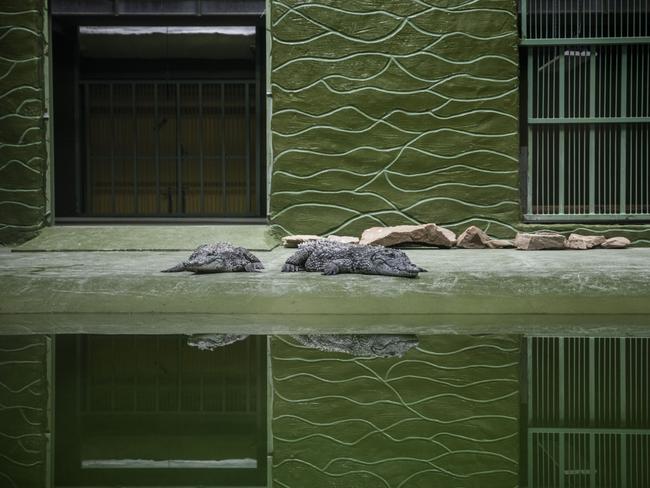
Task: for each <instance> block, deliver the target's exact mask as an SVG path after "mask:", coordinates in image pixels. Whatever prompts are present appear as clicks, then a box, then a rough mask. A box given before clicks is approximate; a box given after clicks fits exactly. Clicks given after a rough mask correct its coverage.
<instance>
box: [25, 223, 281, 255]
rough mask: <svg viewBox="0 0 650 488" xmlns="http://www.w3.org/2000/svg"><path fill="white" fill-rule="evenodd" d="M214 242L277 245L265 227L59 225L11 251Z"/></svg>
mask: <svg viewBox="0 0 650 488" xmlns="http://www.w3.org/2000/svg"><path fill="white" fill-rule="evenodd" d="M217 241H229V242H232V243H233V244H235V245H238V246H244V247H246V248H248V249H251V250H255V251H269V250H271V249H273V248H274V247H275V246H277V245H278V241H277V240H276V239H275V238H274V237H272V236H271V234H270V232H269V227H268V226H266V225H221V224H220V225H61V226H54V227H46V228H44V229H43V230H42V231H41V233H40V234H39V235H38V236H37V237H35V238H34V239H32V240H31V241H28V242H26V243H24V244H22V245H20V246H18V247H16V248H15V249H14V251H17V252H20V251H25V252H26V251H189V250H193V249H196V248H197V247H198V246H200V245H201V244H206V243H210V242H217Z"/></svg>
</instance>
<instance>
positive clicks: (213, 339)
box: [187, 334, 248, 351]
mask: <svg viewBox="0 0 650 488" xmlns="http://www.w3.org/2000/svg"><path fill="white" fill-rule="evenodd" d="M247 338H248V335H246V334H194V335H191V336H190V337H188V338H187V345H188V346H191V347H198V348H199V350H201V351H214V350H215V349H217V348H219V347H224V346H229V345H230V344H234V343H235V342H239V341H243V340H245V339H247Z"/></svg>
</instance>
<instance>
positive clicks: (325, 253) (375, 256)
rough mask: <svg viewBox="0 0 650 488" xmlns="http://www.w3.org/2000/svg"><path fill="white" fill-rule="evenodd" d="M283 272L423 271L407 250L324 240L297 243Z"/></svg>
mask: <svg viewBox="0 0 650 488" xmlns="http://www.w3.org/2000/svg"><path fill="white" fill-rule="evenodd" d="M282 271H283V272H294V271H321V272H322V273H323V274H324V275H335V274H339V273H358V274H374V275H386V276H404V277H408V278H415V277H417V275H418V273H419V272H420V271H426V269H424V268H421V267H419V266H417V265H415V264H413V263H412V262H411V260H410V259H409V258H408V256H407V255H406V253H404V252H403V251H400V250H398V249H391V248H388V247H384V246H366V245H357V244H343V243H339V242H331V241H326V240H319V241H308V242H305V243H303V244H300V245H299V246H298V251H297V252H296V253H295V254H293V255H292V256H290V257H289V258H288V259H287V261H286V262H285V264H284V266H283V267H282Z"/></svg>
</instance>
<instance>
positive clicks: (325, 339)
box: [291, 334, 418, 358]
mask: <svg viewBox="0 0 650 488" xmlns="http://www.w3.org/2000/svg"><path fill="white" fill-rule="evenodd" d="M291 337H292V338H293V339H294V340H296V341H298V342H299V343H300V344H302V345H303V346H305V347H308V348H310V349H317V350H319V351H324V352H342V353H345V354H351V355H352V356H357V357H378V358H388V357H400V358H401V357H402V356H403V355H404V354H406V353H407V352H408V351H409V350H411V349H413V348H414V347H417V346H418V336H416V335H414V334H303V335H293V336H291Z"/></svg>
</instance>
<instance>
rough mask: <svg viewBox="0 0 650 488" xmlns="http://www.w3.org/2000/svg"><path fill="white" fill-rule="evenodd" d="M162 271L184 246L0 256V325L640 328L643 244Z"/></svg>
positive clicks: (51, 329)
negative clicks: (361, 268) (328, 268)
mask: <svg viewBox="0 0 650 488" xmlns="http://www.w3.org/2000/svg"><path fill="white" fill-rule="evenodd" d="M291 252H292V251H291V250H289V249H276V250H274V251H271V252H258V253H257V254H258V256H259V257H260V259H261V260H262V261H263V262H264V264H265V266H266V268H267V269H266V270H265V271H264V272H262V273H229V274H217V275H192V274H189V273H172V274H165V273H160V270H161V269H163V268H166V267H168V266H171V265H173V264H175V263H176V262H178V261H180V260H182V259H183V258H184V257H186V256H187V253H185V252H165V253H163V252H92V253H84V252H75V253H58V252H57V253H6V252H4V253H0V296H2V301H1V302H0V333H13V334H16V333H75V332H84V333H198V332H203V333H205V332H230V333H234V332H238V333H254V334H255V333H256V334H266V333H274V334H288V333H298V332H299V333H306V332H338V333H345V332H357V333H377V332H385V333H389V332H391V333H398V332H402V333H404V332H414V333H420V334H427V333H430V334H436V333H454V332H456V333H476V334H480V333H495V332H499V333H529V332H530V333H545V334H598V335H608V334H615V335H625V334H631V335H650V249H628V250H623V251H613V250H593V251H537V252H522V251H513V250H430V249H428V250H410V251H408V254H409V255H410V257H411V258H412V260H413V261H414V262H416V263H417V264H419V265H420V266H424V267H425V268H427V269H429V273H423V274H421V275H420V277H419V278H417V279H406V278H392V277H382V276H363V275H338V276H333V277H326V276H322V275H320V274H317V273H281V272H280V271H279V270H280V267H281V265H282V263H283V262H284V260H285V259H286V257H287V256H289V255H290V254H291Z"/></svg>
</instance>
